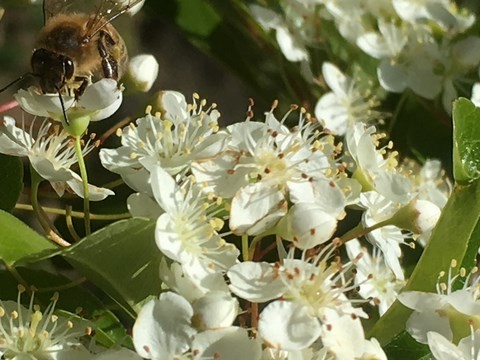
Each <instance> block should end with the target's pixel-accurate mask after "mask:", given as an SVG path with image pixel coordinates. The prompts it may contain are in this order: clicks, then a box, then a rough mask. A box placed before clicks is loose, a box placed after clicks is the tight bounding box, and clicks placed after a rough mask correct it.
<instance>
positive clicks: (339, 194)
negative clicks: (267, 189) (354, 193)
mask: <svg viewBox="0 0 480 360" xmlns="http://www.w3.org/2000/svg"><path fill="white" fill-rule="evenodd" d="M289 189H290V200H291V201H292V202H293V203H294V205H293V206H292V207H291V208H290V209H289V211H288V214H287V215H286V216H284V217H283V218H282V219H281V220H280V222H279V224H278V226H277V234H278V235H280V236H282V238H284V239H286V240H290V241H293V242H294V244H295V246H296V247H298V248H300V249H310V248H313V247H314V246H317V245H320V244H322V243H324V242H326V241H328V240H329V239H330V238H331V237H332V235H333V233H334V232H335V230H336V228H337V221H338V220H341V219H343V218H344V217H345V210H344V208H345V204H346V199H345V195H344V193H343V191H342V190H341V189H340V187H339V186H337V185H336V183H335V182H334V181H332V180H328V179H323V178H317V179H312V180H311V181H304V182H298V183H293V184H291V185H290V186H289Z"/></svg>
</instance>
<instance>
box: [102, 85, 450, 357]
mask: <svg viewBox="0 0 480 360" xmlns="http://www.w3.org/2000/svg"><path fill="white" fill-rule="evenodd" d="M159 98H160V100H161V101H160V106H159V109H161V110H160V111H158V112H157V113H156V114H155V115H152V114H151V113H150V112H151V109H150V108H149V109H147V114H146V116H145V117H143V118H140V119H138V120H137V121H136V122H135V124H131V125H129V126H127V127H125V128H124V129H123V131H121V132H119V135H120V136H121V146H120V147H119V148H117V149H102V150H101V152H100V158H101V160H102V163H103V165H104V166H105V167H106V168H107V169H109V170H111V171H114V172H116V173H118V174H120V175H121V176H122V178H123V179H124V180H125V182H126V183H127V184H129V185H130V186H131V187H132V189H134V190H135V191H137V193H135V194H133V195H131V196H130V198H129V201H128V203H129V209H130V211H131V213H132V214H134V215H137V216H138V215H141V216H148V217H151V218H155V219H157V220H156V229H155V241H156V244H157V247H158V249H159V250H160V252H161V253H162V254H163V255H164V256H165V257H166V258H168V261H167V260H165V259H164V260H162V266H161V271H160V277H161V279H162V282H163V284H164V287H165V290H168V291H166V292H164V293H162V294H161V295H160V297H159V298H158V299H154V300H150V301H149V302H147V303H146V304H145V305H144V307H143V308H142V310H141V312H140V314H139V317H138V319H137V321H136V324H135V327H134V332H133V336H134V344H135V348H136V350H137V352H138V353H139V354H140V355H141V356H143V357H146V358H149V359H173V358H182V357H184V358H191V357H193V358H197V356H203V357H206V356H209V354H210V355H211V354H218V355H221V357H222V358H228V359H237V358H249V359H259V358H260V357H261V356H262V355H261V353H262V350H261V349H262V344H263V356H264V358H267V359H270V358H272V359H273V358H290V357H293V356H302V357H301V358H302V359H314V358H316V356H327V358H330V357H332V358H337V359H352V358H362V357H363V358H369V357H371V358H378V359H383V358H385V355H384V354H383V351H382V350H381V348H380V346H379V344H378V342H376V340H375V339H371V340H366V338H365V334H364V330H363V327H362V322H361V319H362V318H367V317H368V315H367V314H366V313H365V312H364V311H363V310H362V308H361V307H359V306H358V305H361V304H365V303H367V302H370V303H371V304H372V305H374V306H375V305H379V312H380V314H383V313H384V312H385V311H386V310H387V309H388V307H389V306H390V305H391V304H392V302H393V301H394V300H395V299H396V296H397V294H398V292H399V290H400V289H401V287H402V286H403V285H404V283H405V281H404V279H405V276H404V272H403V268H402V264H401V257H402V250H401V248H400V245H401V244H405V243H408V244H410V245H411V244H413V243H412V241H414V240H413V239H417V238H420V239H423V240H422V241H423V244H424V243H425V242H427V241H428V236H429V233H430V231H431V229H432V228H433V227H434V225H435V223H436V221H437V219H438V216H439V213H440V209H441V207H443V205H444V204H445V197H446V196H448V187H446V188H445V187H443V186H444V185H443V184H444V182H443V181H442V178H441V177H442V174H441V172H440V171H439V169H438V166H439V164H438V162H435V161H429V162H427V163H426V164H425V165H424V166H423V167H422V168H420V167H417V168H416V169H415V170H413V167H412V166H408V165H407V164H405V165H400V164H399V162H398V160H397V155H398V154H397V153H396V152H395V151H393V150H392V144H391V143H388V142H387V143H385V144H382V142H383V139H384V137H385V136H384V135H383V134H380V133H377V131H376V129H375V127H373V126H367V125H365V124H363V123H361V122H359V123H356V124H355V125H350V126H348V130H347V131H346V138H345V144H342V143H337V142H336V140H335V137H334V136H333V135H331V133H330V131H326V130H323V129H322V126H321V124H320V123H319V122H318V121H317V120H316V119H315V118H314V117H312V116H311V115H310V114H309V113H308V112H307V111H306V110H305V109H303V108H299V107H297V106H292V107H291V108H290V110H289V111H288V112H287V113H286V114H285V115H284V116H283V117H282V118H281V119H277V118H276V116H275V114H274V112H275V111H276V110H277V107H278V105H279V104H278V103H277V102H274V104H273V105H272V108H271V109H270V111H268V112H266V113H265V114H264V120H263V121H254V117H255V114H254V111H253V110H254V108H253V106H254V104H253V102H252V103H250V106H249V109H248V111H247V118H246V119H245V121H244V122H241V123H235V124H232V125H229V126H227V127H226V128H225V129H224V130H220V129H219V126H218V123H217V120H218V117H219V116H220V113H219V112H218V110H217V109H216V106H215V105H211V106H207V102H206V101H205V100H202V99H200V97H199V96H198V95H197V94H195V95H194V97H193V103H192V104H188V103H187V101H186V100H185V98H184V97H183V95H181V94H179V93H177V92H171V91H165V92H163V93H162V94H161V96H160V97H159ZM292 121H293V122H294V123H293V125H292V126H291V128H289V127H287V123H288V122H290V124H291V122H292ZM349 209H356V210H357V211H358V210H361V211H362V213H363V216H362V219H361V222H360V224H359V226H358V227H357V228H356V229H354V230H352V231H351V232H349V233H347V234H345V235H343V236H340V237H339V234H338V232H337V227H338V224H339V222H341V221H345V220H347V219H348V216H347V213H348V211H349ZM356 238H362V239H364V240H365V239H366V240H368V242H364V243H363V245H361V243H360V242H359V241H358V240H356ZM235 239H238V242H237V241H236V240H235ZM267 243H269V244H271V245H270V247H265V246H264V244H267ZM345 243H346V246H347V252H348V256H349V257H350V259H348V258H346V257H340V256H338V255H337V253H338V252H339V251H340V250H341V249H342V248H343V247H344V245H345ZM234 244H237V245H236V246H235V245H234ZM411 246H413V245H411ZM368 247H370V249H373V253H371V254H370V250H368V249H367V248H368ZM239 248H240V249H241V250H242V251H241V252H240V251H239V250H238V249H239ZM268 248H270V249H274V248H276V255H274V254H269V250H267V249H268ZM240 254H241V257H242V259H241V260H242V261H241V260H240V259H239V256H240ZM272 256H273V259H272ZM355 274H356V275H355ZM225 275H226V277H225ZM353 294H357V295H356V296H357V299H356V300H354V297H352V295H353ZM358 296H359V297H360V299H358ZM361 298H363V299H361ZM241 304H242V305H241ZM240 306H242V307H243V310H244V311H246V313H242V312H241V308H240ZM167 314H168V315H167ZM248 314H250V315H248ZM257 314H258V319H257ZM239 324H249V327H250V328H253V329H254V330H253V331H252V332H247V331H246V330H245V328H244V327H239ZM342 339H344V341H343V340H342ZM226 344H235V345H229V346H228V350H227V349H226V348H225V347H226V346H227V345H226ZM234 349H238V351H240V349H241V354H236V353H235V351H236V350H234ZM246 354H248V356H247V355H246ZM294 354H297V355H294ZM300 354H302V355H300ZM307 354H308V355H307ZM322 354H323V355H322Z"/></svg>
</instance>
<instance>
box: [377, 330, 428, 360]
mask: <svg viewBox="0 0 480 360" xmlns="http://www.w3.org/2000/svg"><path fill="white" fill-rule="evenodd" d="M384 350H385V354H386V355H387V359H390V360H404V359H409V360H417V359H423V358H424V357H425V356H427V355H428V356H430V350H429V348H428V346H427V345H425V344H420V343H418V342H417V341H415V339H413V338H412V337H411V336H410V334H408V333H407V332H406V331H404V332H402V333H401V334H399V335H397V336H395V338H394V339H393V340H392V341H391V342H390V343H389V344H388V345H387V346H385V348H384Z"/></svg>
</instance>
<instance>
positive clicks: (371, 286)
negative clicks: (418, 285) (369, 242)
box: [345, 239, 405, 316]
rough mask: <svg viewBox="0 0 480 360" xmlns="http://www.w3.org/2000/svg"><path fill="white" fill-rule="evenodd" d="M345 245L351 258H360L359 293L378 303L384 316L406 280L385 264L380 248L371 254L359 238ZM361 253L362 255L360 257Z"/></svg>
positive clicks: (357, 279) (356, 278) (358, 267)
mask: <svg viewBox="0 0 480 360" xmlns="http://www.w3.org/2000/svg"><path fill="white" fill-rule="evenodd" d="M345 246H346V248H347V254H348V257H349V258H350V259H351V260H353V259H355V258H358V261H357V263H356V269H357V272H356V275H355V284H357V286H358V287H359V290H358V293H359V294H360V296H361V297H362V298H364V299H368V300H371V302H372V303H373V304H375V305H378V312H379V314H380V316H382V315H383V314H384V313H385V312H386V311H387V310H388V308H389V307H390V305H392V304H393V302H394V301H395V300H396V299H397V295H398V293H399V292H400V290H401V289H402V287H403V286H404V285H405V281H401V280H398V279H396V277H395V275H394V274H393V272H392V270H390V269H389V268H388V267H387V266H386V265H385V262H384V260H383V257H382V255H381V253H380V252H379V251H378V249H376V248H374V249H373V254H372V255H370V254H369V253H368V250H367V249H366V248H362V247H361V246H360V242H359V241H358V240H357V239H353V240H350V241H348V242H347V243H346V244H345ZM359 254H362V256H361V257H359Z"/></svg>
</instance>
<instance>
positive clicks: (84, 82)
mask: <svg viewBox="0 0 480 360" xmlns="http://www.w3.org/2000/svg"><path fill="white" fill-rule="evenodd" d="M75 81H81V82H82V83H81V84H80V86H79V87H78V88H76V89H74V90H73V93H74V94H75V100H78V99H79V98H80V96H82V95H83V93H84V92H85V89H86V88H87V86H88V84H89V83H90V81H89V79H88V78H87V77H83V76H77V77H76V78H75Z"/></svg>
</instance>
